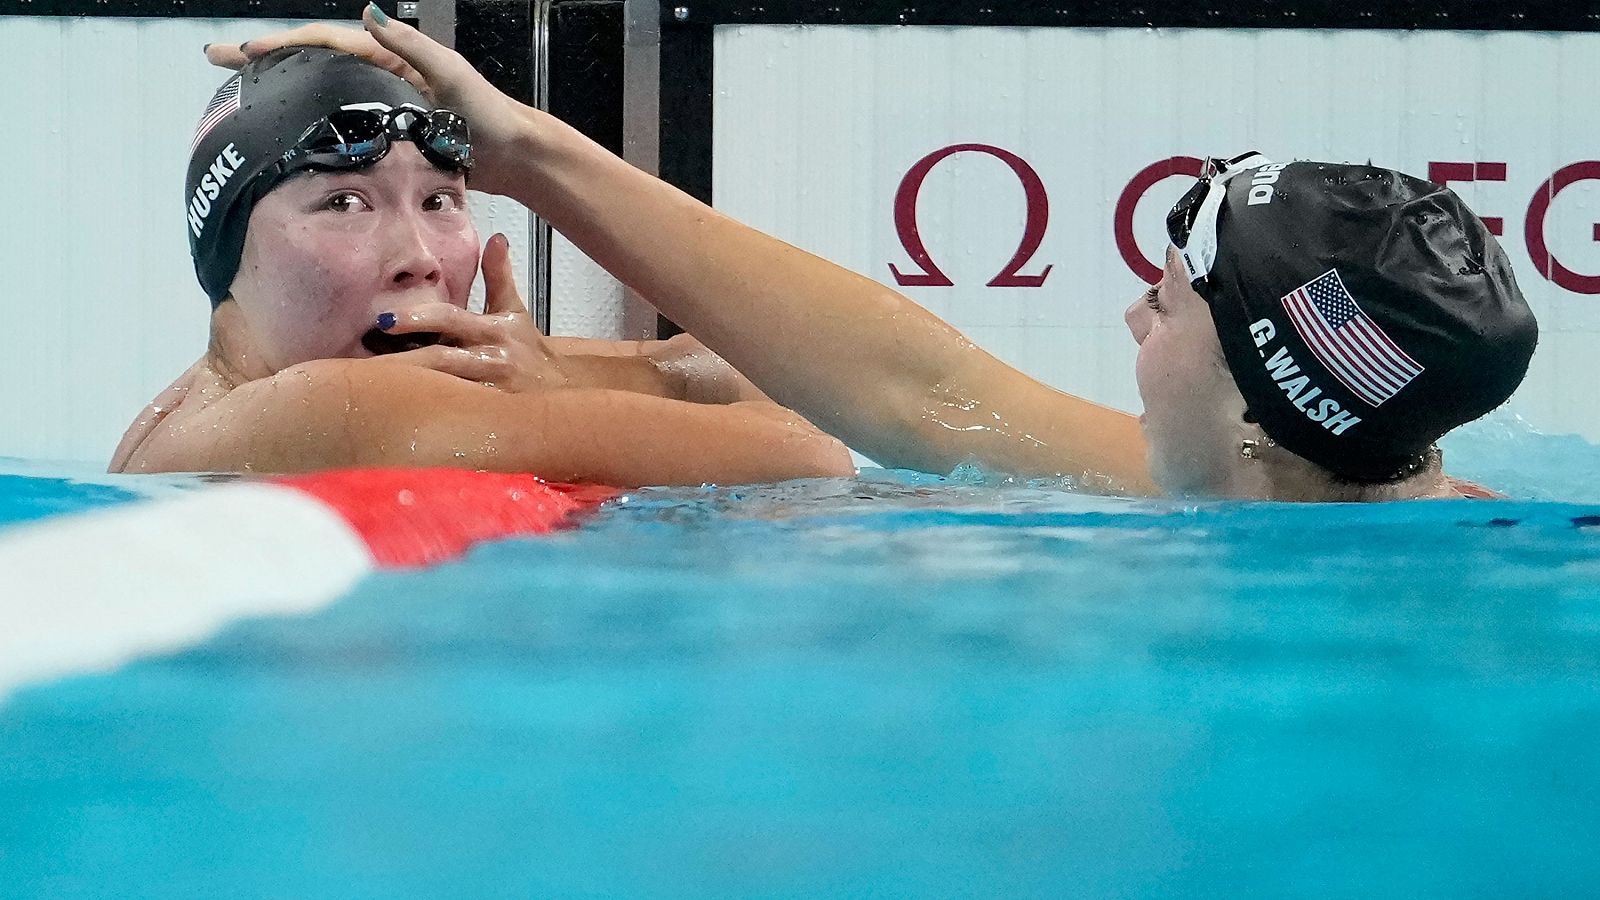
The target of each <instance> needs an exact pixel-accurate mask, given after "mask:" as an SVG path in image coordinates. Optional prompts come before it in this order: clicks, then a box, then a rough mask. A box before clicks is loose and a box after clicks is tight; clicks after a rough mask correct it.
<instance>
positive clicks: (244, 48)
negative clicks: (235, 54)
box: [239, 41, 250, 56]
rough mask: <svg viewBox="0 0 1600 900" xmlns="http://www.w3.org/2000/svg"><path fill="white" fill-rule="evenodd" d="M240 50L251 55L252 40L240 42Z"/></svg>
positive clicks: (246, 54)
mask: <svg viewBox="0 0 1600 900" xmlns="http://www.w3.org/2000/svg"><path fill="white" fill-rule="evenodd" d="M239 52H240V53H243V54H244V55H245V56H249V55H250V42H249V41H245V42H244V43H242V44H240V45H239Z"/></svg>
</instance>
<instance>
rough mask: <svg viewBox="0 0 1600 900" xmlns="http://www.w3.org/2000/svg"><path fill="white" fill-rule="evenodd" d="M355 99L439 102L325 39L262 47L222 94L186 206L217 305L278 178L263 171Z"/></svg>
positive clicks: (194, 252) (198, 261)
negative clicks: (263, 178)
mask: <svg viewBox="0 0 1600 900" xmlns="http://www.w3.org/2000/svg"><path fill="white" fill-rule="evenodd" d="M354 103H378V104H383V105H384V106H388V107H394V106H399V105H400V104H402V103H410V104H414V105H416V106H419V107H422V108H423V109H431V108H432V105H431V104H429V103H428V102H427V101H426V100H424V99H423V97H422V94H421V93H420V92H418V91H417V89H416V88H414V87H412V86H411V85H410V83H408V82H407V81H406V80H405V79H403V78H401V77H399V76H398V75H393V74H391V73H389V72H387V71H385V70H383V69H380V68H378V67H377V66H375V65H372V64H371V63H368V62H366V61H365V60H362V59H359V58H357V57H354V56H351V55H349V54H346V53H339V52H336V51H333V50H327V49H323V48H320V47H289V48H285V49H283V50H278V51H274V52H272V53H269V54H266V55H265V56H261V57H259V58H257V59H255V60H253V61H251V62H250V63H249V64H248V65H246V66H245V67H244V69H243V70H241V71H240V72H239V74H237V75H235V76H234V77H232V78H230V79H228V81H227V82H226V83H224V84H223V85H222V87H221V88H219V89H218V90H217V92H216V94H215V95H214V96H213V97H212V99H211V103H210V105H209V106H207V107H206V112H205V115H204V116H202V117H201V120H200V126H199V128H197V129H196V132H195V140H194V144H193V146H192V148H191V150H190V156H189V177H188V180H187V182H186V184H185V186H184V207H185V209H184V211H185V213H186V215H187V226H188V229H189V253H190V255H191V256H193V257H194V270H195V274H196V275H197V276H199V278H200V286H201V287H202V288H204V289H205V292H206V295H207V296H209V297H210V298H211V305H212V306H213V307H215V306H216V305H217V304H219V303H221V302H222V301H223V299H224V298H226V297H227V296H228V290H229V288H230V287H232V285H233V278H234V276H235V275H236V274H238V271H239V257H240V255H241V254H242V253H243V252H244V236H245V229H246V227H247V226H248V225H249V222H250V211H251V210H252V209H254V208H255V204H256V202H257V201H258V200H260V199H261V198H262V197H264V196H266V194H267V192H268V191H270V190H272V188H273V187H276V186H277V184H278V181H274V182H273V183H271V184H266V183H262V182H256V181H255V179H256V176H258V175H260V174H261V173H262V172H264V171H265V170H267V169H268V168H270V167H271V166H272V165H273V163H276V162H277V161H278V159H279V158H280V157H282V156H283V154H284V152H285V151H287V150H288V149H289V148H290V147H292V146H294V143H295V141H297V140H299V138H300V136H301V135H302V134H303V133H305V130H306V129H307V128H309V127H310V126H312V125H313V124H315V123H316V122H317V121H318V120H319V119H321V118H323V117H324V116H327V115H328V114H329V113H331V112H333V111H334V110H337V109H339V108H340V107H342V106H345V105H348V104H354ZM279 181H281V179H279Z"/></svg>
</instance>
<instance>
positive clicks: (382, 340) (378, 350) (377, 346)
mask: <svg viewBox="0 0 1600 900" xmlns="http://www.w3.org/2000/svg"><path fill="white" fill-rule="evenodd" d="M437 343H439V332H437V331H418V332H413V333H411V334H390V333H389V332H387V331H379V330H378V329H376V328H371V329H368V330H367V333H366V334H363V335H362V336H361V346H363V347H365V348H367V349H368V350H369V351H371V352H372V353H373V355H375V356H384V355H386V354H389V353H404V352H406V351H407V350H417V349H420V348H422V347H431V346H433V345H434V344H437Z"/></svg>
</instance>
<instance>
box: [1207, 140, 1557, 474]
mask: <svg viewBox="0 0 1600 900" xmlns="http://www.w3.org/2000/svg"><path fill="white" fill-rule="evenodd" d="M1258 159H1259V158H1258ZM1224 187H1225V189H1226V192H1227V193H1226V198H1225V199H1224V200H1223V202H1222V204H1221V209H1220V212H1219V214H1218V218H1217V220H1216V257H1215V261H1214V262H1213V263H1212V265H1211V269H1210V271H1209V272H1208V273H1206V275H1205V277H1204V278H1203V279H1200V280H1198V281H1197V282H1196V284H1195V288H1196V290H1197V291H1198V292H1199V293H1200V295H1201V296H1202V297H1204V298H1205V299H1206V300H1207V301H1208V302H1209V303H1210V305H1211V311H1212V316H1213V318H1214V319H1215V321H1216V327H1217V336H1218V337H1219V338H1220V339H1221V342H1222V350H1223V355H1224V356H1225V357H1226V359H1227V364H1228V368H1229V370H1231V372H1232V374H1233V378H1234V381H1235V382H1236V383H1237V384H1238V386H1239V392H1240V393H1241V394H1243V395H1244V399H1245V402H1246V403H1247V404H1248V406H1249V412H1250V414H1251V415H1252V416H1253V417H1254V421H1256V422H1259V423H1260V425H1261V428H1262V430H1264V431H1265V432H1266V433H1267V435H1268V436H1270V437H1271V438H1272V439H1273V440H1275V441H1277V442H1278V443H1279V444H1281V445H1282V446H1284V447H1286V448H1287V449H1289V450H1290V451H1292V452H1294V453H1296V454H1298V455H1300V456H1302V457H1304V458H1306V459H1308V460H1310V461H1311V462H1313V463H1316V464H1317V465H1319V466H1322V467H1323V468H1325V469H1328V470H1330V471H1332V472H1334V473H1335V474H1337V475H1339V476H1342V477H1344V478H1347V479H1351V480H1354V481H1364V482H1373V481H1385V480H1389V479H1393V478H1397V477H1400V476H1403V475H1404V474H1407V473H1408V472H1410V471H1414V470H1415V469H1416V468H1417V467H1418V465H1419V463H1420V461H1421V460H1422V459H1423V458H1424V457H1425V454H1426V453H1427V451H1428V449H1429V447H1430V446H1431V445H1432V444H1433V442H1434V441H1436V440H1438V439H1439V438H1440V437H1442V436H1443V435H1444V434H1445V433H1446V432H1448V431H1450V430H1451V429H1453V428H1455V427H1456V426H1458V425H1462V424H1464V423H1466V422H1470V421H1472V420H1473V419H1476V418H1478V417H1479V416H1482V415H1483V414H1485V413H1487V412H1489V411H1490V410H1492V409H1494V408H1495V407H1497V406H1499V405H1500V404H1502V403H1504V402H1505V401H1506V400H1507V399H1508V398H1509V397H1510V396H1511V393H1512V392H1513V391H1514V390H1516V388H1517V385H1519V384H1520V383H1521V382H1522V378H1523V376H1524V375H1525V374H1526V373H1527V370H1528V361H1529V359H1530V358H1531V357H1532V355H1533V348H1534V345H1535V343H1537V341H1538V325H1537V323H1536V322H1535V321H1534V317H1533V312H1532V310H1530V309H1529V308H1528V304H1527V301H1526V300H1524V299H1523V296H1522V292H1521V291H1520V290H1519V289H1518V288H1517V280H1516V278H1515V277H1514V276H1513V275H1512V273H1511V264H1510V262H1509V261H1508V260H1507V259H1506V255H1505V253H1504V252H1503V251H1502V250H1501V249H1500V245H1499V243H1498V242H1497V241H1496V240H1495V238H1494V236H1493V235H1492V234H1490V233H1489V231H1488V229H1487V228H1486V227H1485V226H1484V224H1483V222H1482V221H1481V220H1480V219H1479V218H1478V217H1477V216H1476V215H1474V214H1473V212H1472V211H1471V210H1469V209H1467V207H1466V205H1465V204H1464V203H1462V202H1461V198H1459V197H1457V196H1456V195H1455V194H1454V193H1453V192H1451V191H1450V190H1449V189H1447V188H1444V187H1440V186H1439V185H1436V184H1433V183H1431V182H1427V181H1423V180H1421V179H1419V178H1413V177H1411V176H1409V175H1403V174H1401V173H1399V172H1395V171H1391V170H1389V169H1381V168H1376V167H1373V166H1361V165H1344V164H1336V163H1318V162H1296V163H1289V164H1287V165H1259V166H1258V167H1256V168H1254V169H1246V170H1245V171H1243V172H1240V173H1239V174H1238V175H1236V176H1235V177H1233V178H1231V179H1230V180H1229V181H1228V182H1227V184H1226V185H1225V186H1224Z"/></svg>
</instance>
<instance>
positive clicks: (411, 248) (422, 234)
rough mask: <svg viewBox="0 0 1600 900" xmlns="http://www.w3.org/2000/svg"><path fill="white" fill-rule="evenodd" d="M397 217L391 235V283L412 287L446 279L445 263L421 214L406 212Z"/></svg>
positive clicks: (389, 267)
mask: <svg viewBox="0 0 1600 900" xmlns="http://www.w3.org/2000/svg"><path fill="white" fill-rule="evenodd" d="M397 218H398V221H396V222H395V223H394V224H393V225H392V226H391V228H390V234H389V239H390V241H391V244H390V247H389V248H388V249H389V253H388V273H387V275H388V280H389V282H390V283H391V284H393V285H394V286H395V287H400V288H409V287H418V286H421V285H436V284H438V283H440V282H441V281H443V280H444V266H443V265H442V264H441V261H440V259H439V254H438V253H437V252H435V251H434V249H433V247H432V242H431V241H430V240H429V233H428V231H427V229H426V227H425V225H424V223H423V222H422V220H421V217H420V216H418V215H416V214H414V213H404V214H401V215H399V216H398V217H397Z"/></svg>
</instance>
